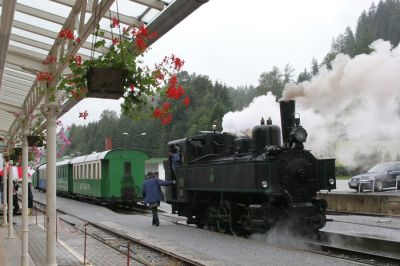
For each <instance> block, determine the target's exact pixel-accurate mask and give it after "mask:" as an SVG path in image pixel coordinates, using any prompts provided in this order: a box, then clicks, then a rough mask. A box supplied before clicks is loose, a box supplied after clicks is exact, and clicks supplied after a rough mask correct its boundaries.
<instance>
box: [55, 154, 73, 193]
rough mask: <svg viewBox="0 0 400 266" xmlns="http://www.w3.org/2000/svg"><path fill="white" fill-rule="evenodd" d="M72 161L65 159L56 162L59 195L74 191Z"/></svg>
mask: <svg viewBox="0 0 400 266" xmlns="http://www.w3.org/2000/svg"><path fill="white" fill-rule="evenodd" d="M70 161H71V160H65V161H61V162H57V163H56V184H57V185H56V189H57V194H59V195H65V194H71V193H72V165H71V164H70Z"/></svg>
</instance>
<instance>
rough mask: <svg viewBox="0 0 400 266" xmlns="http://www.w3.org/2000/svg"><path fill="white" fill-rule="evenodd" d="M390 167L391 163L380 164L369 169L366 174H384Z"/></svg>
mask: <svg viewBox="0 0 400 266" xmlns="http://www.w3.org/2000/svg"><path fill="white" fill-rule="evenodd" d="M392 166H393V164H391V163H380V164H377V165H375V166H374V167H372V168H371V169H369V170H368V173H385V172H386V171H387V170H389V169H390V167H392Z"/></svg>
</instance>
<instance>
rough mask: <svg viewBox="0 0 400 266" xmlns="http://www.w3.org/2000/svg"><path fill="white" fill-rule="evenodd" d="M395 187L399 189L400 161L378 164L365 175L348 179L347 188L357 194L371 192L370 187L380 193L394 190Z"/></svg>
mask: <svg viewBox="0 0 400 266" xmlns="http://www.w3.org/2000/svg"><path fill="white" fill-rule="evenodd" d="M396 179H397V182H396ZM360 180H361V181H360ZM360 182H361V183H360ZM396 185H397V187H398V188H399V187H400V161H396V162H387V163H379V164H377V165H375V166H374V167H372V168H371V169H369V170H368V172H367V173H365V174H361V175H356V176H353V177H352V178H350V179H349V187H350V188H352V189H355V190H356V191H357V192H358V191H360V192H362V191H363V190H372V187H373V188H374V189H373V191H382V190H383V189H384V188H396Z"/></svg>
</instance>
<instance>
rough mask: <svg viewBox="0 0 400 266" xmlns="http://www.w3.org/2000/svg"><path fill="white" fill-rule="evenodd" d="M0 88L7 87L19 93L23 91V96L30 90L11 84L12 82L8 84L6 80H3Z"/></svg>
mask: <svg viewBox="0 0 400 266" xmlns="http://www.w3.org/2000/svg"><path fill="white" fill-rule="evenodd" d="M1 87H2V88H3V87H9V88H13V89H17V90H20V91H24V92H25V94H26V93H28V91H29V89H30V87H26V86H22V85H18V84H16V83H12V82H9V81H7V80H4V83H3V84H2V85H1Z"/></svg>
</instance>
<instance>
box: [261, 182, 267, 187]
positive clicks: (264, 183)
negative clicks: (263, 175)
mask: <svg viewBox="0 0 400 266" xmlns="http://www.w3.org/2000/svg"><path fill="white" fill-rule="evenodd" d="M261 186H262V187H263V188H267V187H268V182H267V181H265V180H263V181H262V182H261Z"/></svg>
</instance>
